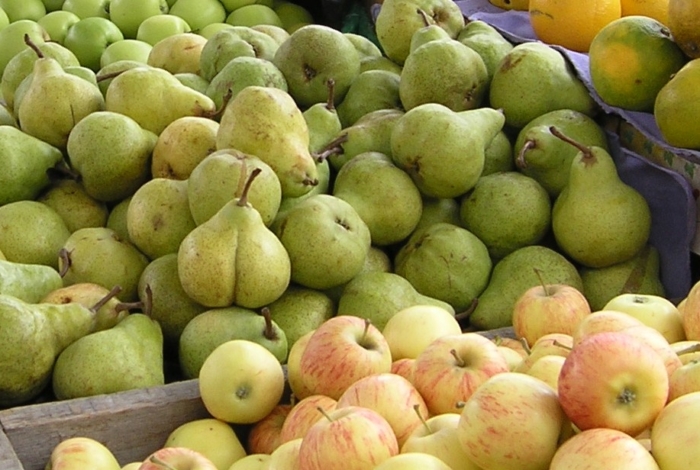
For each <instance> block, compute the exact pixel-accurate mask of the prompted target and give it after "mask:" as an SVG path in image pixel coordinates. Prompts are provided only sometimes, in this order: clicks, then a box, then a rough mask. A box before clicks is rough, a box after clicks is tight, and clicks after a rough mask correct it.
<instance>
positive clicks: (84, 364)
mask: <svg viewBox="0 0 700 470" xmlns="http://www.w3.org/2000/svg"><path fill="white" fill-rule="evenodd" d="M164 384H165V376H164V372H163V333H162V332H161V329H160V325H158V322H157V321H155V320H153V319H151V318H150V317H148V316H147V315H144V314H142V313H132V314H131V315H129V316H127V317H126V318H125V319H124V320H122V321H121V322H119V323H118V324H117V325H115V326H114V327H113V328H110V329H108V330H104V331H98V332H95V333H91V334H88V335H86V336H83V337H82V338H80V339H78V340H77V341H75V342H74V343H72V344H71V345H70V346H68V347H67V348H66V349H64V350H63V351H62V352H61V354H59V356H58V359H56V364H55V367H54V371H53V375H52V388H53V392H54V394H55V395H56V398H58V399H59V400H67V399H72V398H80V397H90V396H95V395H102V394H109V393H116V392H122V391H126V390H134V389H139V388H146V387H155V386H158V385H164Z"/></svg>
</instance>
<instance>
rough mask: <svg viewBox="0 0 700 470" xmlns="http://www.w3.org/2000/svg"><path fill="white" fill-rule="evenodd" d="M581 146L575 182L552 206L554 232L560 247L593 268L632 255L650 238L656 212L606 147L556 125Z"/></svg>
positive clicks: (572, 172)
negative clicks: (589, 143) (626, 180)
mask: <svg viewBox="0 0 700 470" xmlns="http://www.w3.org/2000/svg"><path fill="white" fill-rule="evenodd" d="M550 131H551V132H552V133H553V134H555V135H556V136H558V137H560V138H562V139H563V140H565V141H566V142H568V143H570V144H571V145H573V146H574V147H575V148H577V149H578V153H577V154H576V156H575V157H574V160H573V162H572V163H571V169H570V174H569V182H568V183H567V185H566V186H565V187H564V189H563V190H562V191H561V193H559V196H558V197H557V199H556V200H555V201H554V206H553V207H552V233H553V234H554V239H555V240H556V242H557V245H558V246H559V248H560V249H561V250H562V252H564V253H565V254H567V255H568V256H569V257H571V259H573V260H575V261H576V262H578V263H580V264H582V265H583V266H587V267H590V268H603V267H606V266H611V265H613V264H617V263H621V262H623V261H627V260H629V259H630V258H632V257H633V256H634V255H636V254H637V253H639V251H640V250H641V249H642V248H643V247H644V245H645V244H646V243H647V241H648V240H649V233H650V231H651V211H650V209H649V204H648V203H647V201H646V199H644V197H643V196H642V195H641V194H640V193H639V192H638V191H637V190H636V189H634V188H633V187H631V186H629V185H627V184H626V183H624V182H623V181H622V180H620V177H619V175H618V173H617V167H616V166H615V161H614V160H613V159H612V157H611V156H610V154H609V153H608V152H607V151H606V150H605V149H603V148H601V147H595V146H593V147H588V146H585V145H583V144H580V143H579V142H577V141H575V140H573V139H571V138H569V137H567V136H565V135H563V134H561V133H560V132H559V131H558V130H557V129H556V128H552V129H550Z"/></svg>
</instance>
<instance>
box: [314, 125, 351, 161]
mask: <svg viewBox="0 0 700 470" xmlns="http://www.w3.org/2000/svg"><path fill="white" fill-rule="evenodd" d="M347 141H348V133H347V132H343V133H342V134H340V135H339V136H338V137H336V138H335V139H333V140H331V141H330V142H328V143H327V144H326V145H325V146H324V147H323V148H322V149H321V151H320V152H318V153H314V154H312V157H313V158H314V160H316V161H317V162H322V161H323V160H325V159H327V158H328V157H332V156H333V155H342V154H343V153H345V151H344V150H343V147H341V144H344V143H345V142H347Z"/></svg>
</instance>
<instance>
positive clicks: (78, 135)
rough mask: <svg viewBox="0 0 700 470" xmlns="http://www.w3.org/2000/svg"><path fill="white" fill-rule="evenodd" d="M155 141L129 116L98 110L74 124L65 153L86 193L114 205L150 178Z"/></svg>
mask: <svg viewBox="0 0 700 470" xmlns="http://www.w3.org/2000/svg"><path fill="white" fill-rule="evenodd" d="M157 140H158V136H157V135H156V134H154V133H153V132H151V131H149V130H147V129H144V128H142V127H141V126H140V125H139V124H138V122H136V121H135V120H134V119H132V118H130V117H129V116H126V115H124V114H120V113H117V112H113V111H99V112H95V113H92V114H91V115H90V116H87V117H86V118H85V119H83V120H82V121H80V122H79V123H78V124H76V126H75V129H74V130H73V132H71V135H70V137H69V138H68V145H67V153H68V157H69V158H70V162H71V165H72V167H73V169H74V170H75V171H76V172H77V173H78V174H79V175H80V178H81V181H82V184H83V186H84V188H85V191H86V192H87V193H88V194H89V195H90V196H91V197H93V198H94V199H97V200H98V201H104V202H116V201H120V200H122V199H124V198H126V197H129V196H131V195H133V194H134V193H135V192H136V190H137V189H138V188H139V187H141V185H142V184H144V183H145V182H146V181H147V180H148V179H149V178H150V170H151V166H150V165H151V160H150V158H151V153H152V152H153V148H154V146H155V144H156V141H157Z"/></svg>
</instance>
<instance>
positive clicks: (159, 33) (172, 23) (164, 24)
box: [136, 14, 192, 46]
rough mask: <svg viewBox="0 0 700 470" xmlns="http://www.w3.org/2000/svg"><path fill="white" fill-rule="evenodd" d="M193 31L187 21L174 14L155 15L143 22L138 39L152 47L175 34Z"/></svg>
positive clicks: (138, 32)
mask: <svg viewBox="0 0 700 470" xmlns="http://www.w3.org/2000/svg"><path fill="white" fill-rule="evenodd" d="M190 31H192V28H190V25H188V24H187V21H185V20H183V19H182V18H180V17H179V16H175V15H172V14H165V15H155V16H151V17H150V18H146V19H145V20H143V22H142V23H141V25H140V26H139V29H138V31H137V32H136V39H138V40H139V41H145V42H147V43H148V44H150V45H151V46H153V45H155V44H156V43H157V42H158V41H160V40H161V39H165V38H167V37H169V36H174V35H175V34H181V33H189V32H190Z"/></svg>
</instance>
